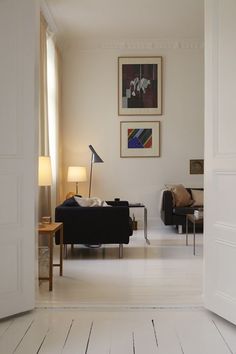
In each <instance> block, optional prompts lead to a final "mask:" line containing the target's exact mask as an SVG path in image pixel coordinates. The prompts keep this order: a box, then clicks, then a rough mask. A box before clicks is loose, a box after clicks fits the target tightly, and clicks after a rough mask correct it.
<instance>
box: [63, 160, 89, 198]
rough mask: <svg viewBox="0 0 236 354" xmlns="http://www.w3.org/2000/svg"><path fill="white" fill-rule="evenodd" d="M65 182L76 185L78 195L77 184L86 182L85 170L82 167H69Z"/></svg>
mask: <svg viewBox="0 0 236 354" xmlns="http://www.w3.org/2000/svg"><path fill="white" fill-rule="evenodd" d="M67 181H68V182H75V183H76V194H78V188H79V186H78V183H79V182H86V181H87V173H86V168H85V167H82V166H69V167H68V174H67Z"/></svg>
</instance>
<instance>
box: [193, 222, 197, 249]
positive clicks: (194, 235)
mask: <svg viewBox="0 0 236 354" xmlns="http://www.w3.org/2000/svg"><path fill="white" fill-rule="evenodd" d="M195 239H196V228H195V219H194V222H193V255H194V256H195V254H196V252H195V248H196V247H195Z"/></svg>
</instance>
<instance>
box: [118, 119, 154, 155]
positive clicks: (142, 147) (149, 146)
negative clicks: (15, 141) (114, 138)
mask: <svg viewBox="0 0 236 354" xmlns="http://www.w3.org/2000/svg"><path fill="white" fill-rule="evenodd" d="M120 157H160V122H159V121H155V122H154V121H152V122H138V121H132V122H127V121H123V122H120Z"/></svg>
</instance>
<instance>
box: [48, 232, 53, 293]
mask: <svg viewBox="0 0 236 354" xmlns="http://www.w3.org/2000/svg"><path fill="white" fill-rule="evenodd" d="M48 248H49V291H52V277H53V234H49V237H48Z"/></svg>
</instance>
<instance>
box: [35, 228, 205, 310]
mask: <svg viewBox="0 0 236 354" xmlns="http://www.w3.org/2000/svg"><path fill="white" fill-rule="evenodd" d="M148 236H149V239H150V241H151V245H147V244H146V242H145V241H144V237H143V231H142V230H139V231H136V232H135V233H134V236H133V237H131V241H130V244H129V245H127V246H125V248H124V258H123V259H119V258H118V246H117V245H114V246H110V245H106V246H105V247H102V248H101V249H88V248H85V247H83V246H78V247H77V248H75V251H74V254H71V253H69V255H68V258H67V259H66V260H64V275H63V277H59V276H58V268H55V269H54V289H53V292H49V291H48V282H42V283H41V285H40V287H39V291H38V294H37V307H45V306H49V307H51V306H54V307H55V306H59V307H61V306H62V307H64V306H67V307H70V306H72V307H78V306H79V307H83V306H84V307H87V306H89V307H91V306H93V307H97V306H106V307H107V306H111V307H114V306H128V307H130V306H133V307H140V306H141V307H156V306H174V307H176V306H178V307H179V306H186V305H187V306H202V264H203V262H202V261H203V259H202V253H203V251H202V239H203V235H202V234H198V235H197V237H196V238H197V248H196V256H193V249H192V237H189V242H190V245H189V246H188V247H186V245H185V235H178V234H177V233H176V232H175V231H174V229H173V228H172V227H164V226H163V225H160V226H159V228H158V229H155V230H149V231H148Z"/></svg>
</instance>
